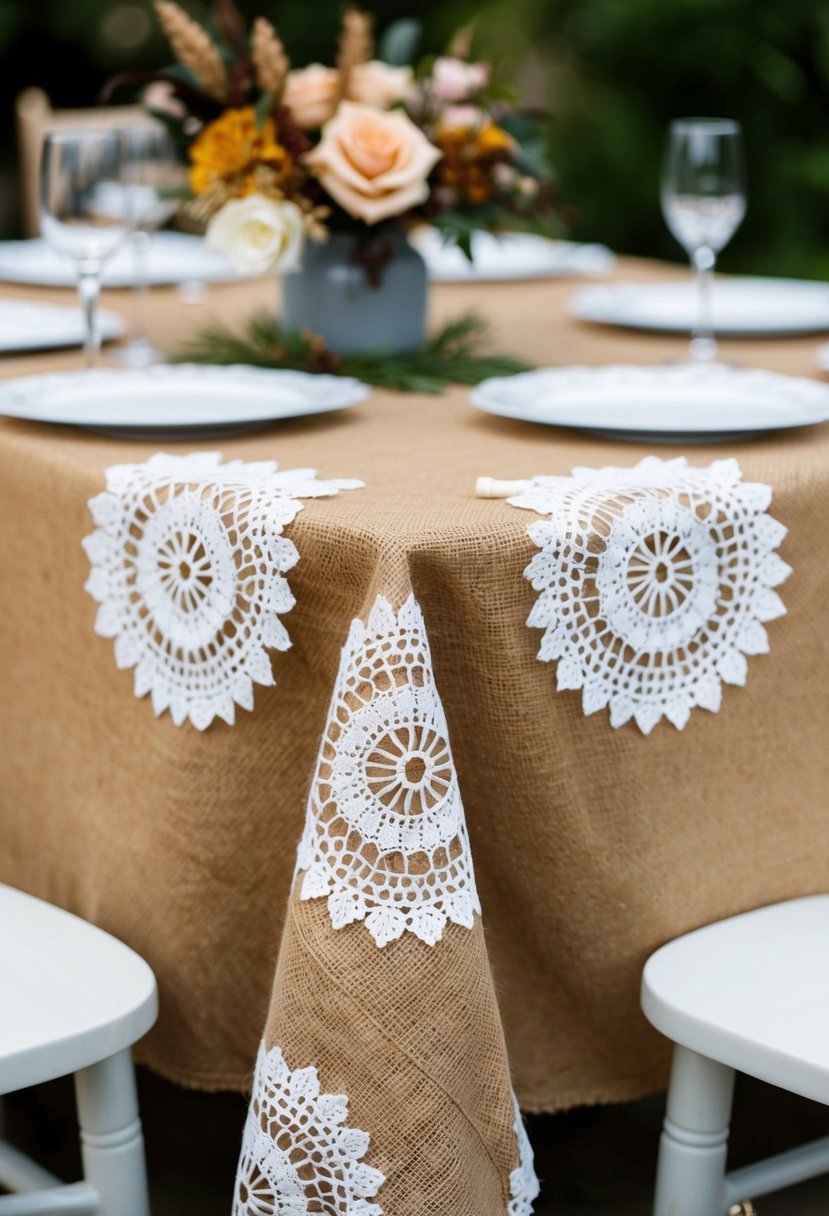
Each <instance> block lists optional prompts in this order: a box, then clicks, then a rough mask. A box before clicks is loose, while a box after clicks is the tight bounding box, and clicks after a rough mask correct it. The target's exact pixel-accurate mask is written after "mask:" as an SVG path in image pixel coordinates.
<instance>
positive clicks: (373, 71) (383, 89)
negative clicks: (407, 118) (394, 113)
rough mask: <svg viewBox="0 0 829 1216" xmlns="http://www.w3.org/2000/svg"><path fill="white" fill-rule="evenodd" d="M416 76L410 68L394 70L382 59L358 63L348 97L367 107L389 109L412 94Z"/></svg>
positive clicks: (350, 80) (353, 72) (354, 68)
mask: <svg viewBox="0 0 829 1216" xmlns="http://www.w3.org/2000/svg"><path fill="white" fill-rule="evenodd" d="M413 79H414V73H413V72H412V69H411V68H409V67H403V68H394V67H392V66H391V64H388V63H383V62H382V61H381V60H379V59H371V60H369V62H368V63H358V64H357V65H356V66H355V67H353V68H352V69H351V72H350V74H349V77H348V88H347V90H346V97H347V98H348V100H349V101H361V102H363V103H364V104H365V105H367V106H377V108H378V109H380V110H388V108H389V107H390V106H393V105H394V103H395V102H396V101H405V100H406V98H407V97H408V96H409V95H410V93H411V91H412V81H413Z"/></svg>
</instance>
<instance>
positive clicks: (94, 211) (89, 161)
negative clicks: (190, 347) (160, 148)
mask: <svg viewBox="0 0 829 1216" xmlns="http://www.w3.org/2000/svg"><path fill="white" fill-rule="evenodd" d="M128 183H129V150H128V148H127V144H126V139H125V137H124V135H123V133H122V132H120V131H93V130H89V131H58V132H52V133H50V134H48V135H47V136H46V138H45V140H44V143H43V157H42V162H41V185H40V230H41V232H42V233H43V236H44V237H45V238H46V240H47V241H48V242H49V244H50V245H51V246H52V247H53V249H55V250H56V251H57V252H58V253H60V254H62V255H63V256H64V257H68V258H71V259H72V260H73V261H74V263H75V268H76V271H77V276H78V295H79V296H80V298H81V304H82V306H83V311H84V319H85V321H86V339H85V342H84V350H85V352H86V362H87V366H89V367H91V366H93V365H94V364H95V362H96V359H97V356H98V351H99V350H100V345H101V337H100V333H99V331H98V327H97V324H96V306H97V303H98V296H99V295H100V291H101V269H102V267H103V265H104V263H105V262H106V261H107V259H108V258H110V257H111V256H112V255H113V253H115V251H116V250H117V249H118V247H119V246H120V245H122V244H123V242H124V241H125V240H126V239H127V237H128V236H129V233H130V230H131V227H132V202H131V199H132V192H131V190H130V189H128ZM111 187H117V188H118V189H120V190H121V191H122V192H123V194H124V201H123V203H122V205H121V206H120V207H119V208H118V209H116V210H113V209H111V208H108V207H107V206H106V205H102V202H104V200H105V196H106V192H107V190H108V189H110V188H111Z"/></svg>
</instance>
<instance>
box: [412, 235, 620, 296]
mask: <svg viewBox="0 0 829 1216" xmlns="http://www.w3.org/2000/svg"><path fill="white" fill-rule="evenodd" d="M410 240H411V242H412V244H413V245H414V247H415V249H417V250H418V251H419V252H420V253H421V254H422V255H423V257H424V259H425V261H426V268H427V270H428V272H429V278H430V279H431V280H432V281H433V282H435V283H463V282H467V281H471V282H478V283H485V282H497V281H501V282H506V281H509V280H510V279H559V278H568V277H570V276H577V275H597V274H608V273H609V272H610V271H611V270H612V269H613V265H614V263H615V261H616V259H615V258H614V256H613V254H612V253H611V252H610V250H609V249H606V248H605V246H604V245H576V244H573V243H572V242H571V241H549V240H547V239H546V237H543V236H533V235H532V234H531V233H524V232H506V233H504V235H503V236H493V235H492V234H491V233H489V232H475V233H473V235H472V253H473V255H474V261H473V262H471V263H470V262H469V260H468V259H467V258H466V257H465V256H464V254H462V253H461V251H460V249H458V248H457V246H456V245H445V244H444V243H443V238H442V237H441V235H440V233H439V232H438V231H437V229H436V228H419V229H417V230H416V231H415V232H414V233H412V235H411V237H410Z"/></svg>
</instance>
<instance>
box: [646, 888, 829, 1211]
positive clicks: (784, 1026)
mask: <svg viewBox="0 0 829 1216" xmlns="http://www.w3.org/2000/svg"><path fill="white" fill-rule="evenodd" d="M642 1009H643V1010H644V1013H645V1016H646V1017H647V1019H648V1021H649V1022H651V1023H652V1025H654V1026H655V1027H656V1029H657V1030H660V1031H661V1032H662V1033H663V1034H664V1035H667V1037H668V1038H669V1039H672V1040H673V1042H674V1043H675V1044H676V1047H675V1048H674V1061H673V1069H672V1071H671V1083H670V1088H669V1090H668V1109H667V1113H666V1116H665V1126H664V1129H663V1132H662V1139H661V1141H660V1148H659V1166H658V1169H657V1178H656V1196H655V1200H654V1216H724V1213H726V1212H727V1211H728V1209H729V1207H730V1206H731V1205H732V1204H733V1203H737V1202H739V1201H741V1200H744V1199H748V1198H752V1199H753V1198H756V1197H757V1196H758V1195H766V1194H768V1193H769V1192H771V1191H778V1190H781V1189H782V1188H783V1187H786V1186H792V1185H793V1184H794V1183H796V1182H802V1181H803V1180H804V1179H806V1178H812V1177H814V1176H815V1175H816V1174H820V1173H823V1172H824V1171H827V1170H829V1136H827V1137H824V1138H822V1139H820V1140H815V1141H813V1142H812V1143H811V1144H807V1145H804V1146H803V1147H802V1148H796V1149H792V1150H791V1151H790V1152H786V1153H781V1154H779V1155H778V1156H776V1157H771V1158H769V1159H768V1160H767V1161H761V1162H758V1163H757V1164H755V1165H749V1166H746V1167H745V1168H744V1169H740V1170H736V1171H734V1172H733V1173H731V1174H726V1172H725V1159H726V1150H727V1143H728V1124H729V1120H730V1114H731V1097H732V1092H733V1088H734V1073H735V1070H737V1071H740V1072H744V1073H748V1074H749V1075H750V1076H752V1077H758V1078H760V1080H762V1081H768V1082H770V1084H772V1085H777V1086H779V1087H780V1088H782V1089H786V1090H789V1091H790V1092H792V1093H796V1094H802V1095H803V1096H804V1097H806V1098H812V1099H814V1100H815V1101H817V1102H823V1103H824V1104H826V1105H829V895H816V896H812V897H811V898H808V899H794V900H791V901H789V902H788V903H782V904H775V905H773V906H771V907H769V908H759V909H758V910H757V911H755V912H746V913H744V914H743V915H742V916H734V917H732V918H731V919H730V920H724V921H720V922H719V923H718V924H714V925H708V926H706V927H705V928H703V929H698V930H696V932H694V933H689V934H687V936H685V937H680V938H679V939H678V940H677V941H675V942H670V943H669V944H668V945H667V946H663V947H662V949H661V950H657V951H656V953H655V954H654V955H652V957H651V958H650V959H649V960H648V962H647V964H646V966H645V971H644V975H643V977H642Z"/></svg>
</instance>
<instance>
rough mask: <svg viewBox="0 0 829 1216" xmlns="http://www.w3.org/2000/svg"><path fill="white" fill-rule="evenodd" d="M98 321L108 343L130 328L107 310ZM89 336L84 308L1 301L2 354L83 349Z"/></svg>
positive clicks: (102, 334)
mask: <svg viewBox="0 0 829 1216" xmlns="http://www.w3.org/2000/svg"><path fill="white" fill-rule="evenodd" d="M97 320H98V329H99V330H100V334H101V339H102V341H104V342H109V341H111V340H112V339H113V338H120V337H121V335H122V334H123V333H124V331H125V329H126V328H127V327H126V325H125V323H124V321H123V320H122V319H121V317H119V316H118V315H117V314H116V313H114V312H107V311H106V310H104V309H101V310H99V311H98V314H97ZM85 333H86V326H85V324H84V319H83V313H82V312H81V310H80V308H64V307H62V306H60V305H56V304H40V303H36V302H35V301H32V300H0V354H4V355H8V354H11V353H13V352H21V351H27V350H58V349H59V348H60V347H64V346H83V341H84V335H85Z"/></svg>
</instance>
